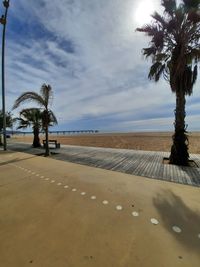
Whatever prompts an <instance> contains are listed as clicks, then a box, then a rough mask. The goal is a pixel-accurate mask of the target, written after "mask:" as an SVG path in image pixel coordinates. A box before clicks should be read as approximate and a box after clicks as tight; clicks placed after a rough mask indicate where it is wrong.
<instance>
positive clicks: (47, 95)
mask: <svg viewBox="0 0 200 267" xmlns="http://www.w3.org/2000/svg"><path fill="white" fill-rule="evenodd" d="M52 97H53V91H52V88H51V86H50V85H46V84H43V85H42V86H41V89H40V94H38V93H36V92H32V91H31V92H25V93H23V94H21V95H20V96H19V97H18V98H17V99H16V100H15V103H14V105H13V109H15V108H18V107H19V105H21V104H22V103H25V102H30V101H32V102H35V103H36V104H38V105H39V106H40V107H41V109H42V127H43V129H44V131H45V139H46V145H45V155H46V156H49V154H50V151H49V137H48V135H49V126H50V125H51V122H52V121H54V123H57V119H56V116H55V115H54V113H53V111H52V110H50V109H49V105H50V101H51V100H52Z"/></svg>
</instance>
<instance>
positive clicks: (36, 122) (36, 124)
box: [15, 108, 42, 147]
mask: <svg viewBox="0 0 200 267" xmlns="http://www.w3.org/2000/svg"><path fill="white" fill-rule="evenodd" d="M15 120H16V121H18V124H19V126H18V127H17V129H25V128H27V127H31V126H32V129H33V136H34V137H33V145H32V146H33V147H41V144H40V138H39V133H40V129H41V127H42V112H41V110H40V109H38V108H27V109H23V110H22V111H21V112H20V117H18V118H16V119H15Z"/></svg>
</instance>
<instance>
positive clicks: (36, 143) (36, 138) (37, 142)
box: [33, 127, 41, 147]
mask: <svg viewBox="0 0 200 267" xmlns="http://www.w3.org/2000/svg"><path fill="white" fill-rule="evenodd" d="M33 135H34V138H33V147H41V144H40V138H39V128H38V127H34V128H33Z"/></svg>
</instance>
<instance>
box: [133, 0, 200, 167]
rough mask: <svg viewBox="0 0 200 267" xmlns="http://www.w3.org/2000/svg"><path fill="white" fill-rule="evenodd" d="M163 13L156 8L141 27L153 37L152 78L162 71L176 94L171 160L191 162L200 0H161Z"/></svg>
mask: <svg viewBox="0 0 200 267" xmlns="http://www.w3.org/2000/svg"><path fill="white" fill-rule="evenodd" d="M161 5H162V6H163V8H164V13H163V15H160V14H159V13H157V12H155V13H154V14H153V15H152V18H153V21H152V23H151V24H148V25H145V26H143V27H142V28H138V29H136V30H137V31H140V32H144V33H145V34H146V35H147V36H149V37H150V38H151V43H150V46H149V47H148V48H144V49H143V55H144V56H146V57H151V58H152V63H153V64H152V66H151V68H150V71H149V76H148V77H149V79H153V80H155V81H156V82H157V81H158V80H159V79H160V77H161V75H163V76H164V78H165V79H166V80H167V81H168V82H169V83H170V87H171V90H172V92H173V93H175V94H176V109H175V123H174V126H175V133H174V135H173V138H172V139H173V145H172V147H171V154H170V163H171V164H176V165H185V166H187V165H188V162H189V153H188V137H187V135H186V128H187V126H186V124H185V116H186V112H185V104H186V99H185V96H186V95H189V96H190V95H191V94H192V90H193V85H194V83H195V82H196V79H197V64H198V62H199V59H200V42H199V37H200V10H199V7H200V1H199V0H182V2H181V3H180V4H179V5H177V3H176V0H161Z"/></svg>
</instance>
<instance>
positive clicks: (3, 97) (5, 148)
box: [0, 0, 10, 150]
mask: <svg viewBox="0 0 200 267" xmlns="http://www.w3.org/2000/svg"><path fill="white" fill-rule="evenodd" d="M9 3H10V0H5V1H3V5H4V7H5V14H4V15H2V17H1V18H0V23H1V24H2V25H3V34H2V112H3V148H4V150H7V143H6V109H5V66H4V65H5V33H6V22H7V14H8V8H9Z"/></svg>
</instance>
